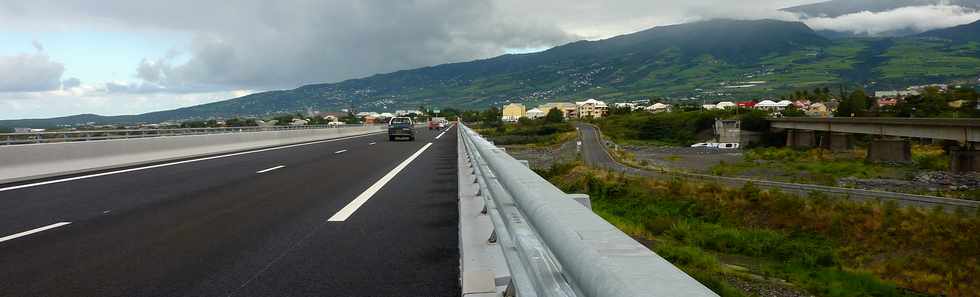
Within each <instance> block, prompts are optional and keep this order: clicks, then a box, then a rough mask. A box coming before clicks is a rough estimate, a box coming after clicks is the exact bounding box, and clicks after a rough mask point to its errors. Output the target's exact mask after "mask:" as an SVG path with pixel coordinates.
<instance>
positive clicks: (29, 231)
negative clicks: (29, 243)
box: [0, 222, 71, 242]
mask: <svg viewBox="0 0 980 297" xmlns="http://www.w3.org/2000/svg"><path fill="white" fill-rule="evenodd" d="M68 224H71V222H60V223H54V224H51V225H47V226H44V227H41V228H37V229H33V230H27V231H24V232H20V233H17V234H14V235H8V236H4V237H0V242H4V241H8V240H13V239H17V238H21V237H24V236H27V235H31V234H34V233H39V232H44V231H47V230H51V229H54V228H58V227H61V226H64V225H68Z"/></svg>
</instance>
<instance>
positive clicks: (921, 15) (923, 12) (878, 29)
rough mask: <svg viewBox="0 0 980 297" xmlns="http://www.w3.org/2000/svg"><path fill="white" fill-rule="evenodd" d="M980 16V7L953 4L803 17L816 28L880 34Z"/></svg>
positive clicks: (944, 25)
mask: <svg viewBox="0 0 980 297" xmlns="http://www.w3.org/2000/svg"><path fill="white" fill-rule="evenodd" d="M977 20H980V11H976V10H973V9H968V8H963V7H960V6H952V5H929V6H913V7H903V8H898V9H895V10H890V11H884V12H869V11H864V12H859V13H853V14H847V15H842V16H839V17H835V18H828V17H819V18H809V19H805V20H803V21H804V22H805V23H806V24H807V25H808V26H810V27H811V28H813V29H814V30H831V31H838V32H849V33H854V34H859V35H869V36H878V35H882V34H888V33H890V32H913V33H919V32H925V31H928V30H933V29H940V28H947V27H953V26H957V25H963V24H968V23H972V22H975V21H977Z"/></svg>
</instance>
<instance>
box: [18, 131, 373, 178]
mask: <svg viewBox="0 0 980 297" xmlns="http://www.w3.org/2000/svg"><path fill="white" fill-rule="evenodd" d="M381 133H384V132H378V133H368V134H364V135H357V136H350V137H342V138H335V139H327V140H321V141H314V142H307V143H300V144H293V145H287V146H280V147H271V148H266V149H260V150H254V151H245V152H239V153H233V154H227V155H220V156H211V157H205V158H199V159H192V160H184V161H178V162H172V163H164V164H157V165H150V166H143V167H137V168H130V169H123V170H116V171H110V172H103V173H96V174H90V175H83V176H76V177H69V178H63V179H56V180H49V181H44V182H38V183H32V184H24V185H19V186H11V187H6V188H0V192H3V191H11V190H17V189H23V188H30V187H37V186H44V185H50V184H56V183H63V182H69V181H76V180H80V179H86V178H93V177H100V176H106V175H113V174H120V173H127V172H133V171H140V170H147V169H153V168H160V167H167V166H173V165H180V164H187V163H194V162H200V161H207V160H214V159H221V158H227V157H234V156H241V155H248V154H254V153H261V152H268V151H274V150H281V149H287V148H294V147H300V146H307V145H314V144H321V143H327V142H334V141H341V140H347V139H354V138H360V137H367V136H373V135H377V134H381Z"/></svg>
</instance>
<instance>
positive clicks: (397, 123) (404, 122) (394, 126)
mask: <svg viewBox="0 0 980 297" xmlns="http://www.w3.org/2000/svg"><path fill="white" fill-rule="evenodd" d="M414 128H415V124H414V123H412V119H411V118H408V117H395V118H391V120H390V121H388V141H395V139H396V138H398V137H408V140H409V141H415V129H414Z"/></svg>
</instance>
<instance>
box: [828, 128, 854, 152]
mask: <svg viewBox="0 0 980 297" xmlns="http://www.w3.org/2000/svg"><path fill="white" fill-rule="evenodd" d="M820 147H822V148H825V149H829V150H831V151H835V152H840V151H846V150H849V149H853V148H854V136H853V135H851V134H850V133H835V132H826V133H823V135H821V136H820Z"/></svg>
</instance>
